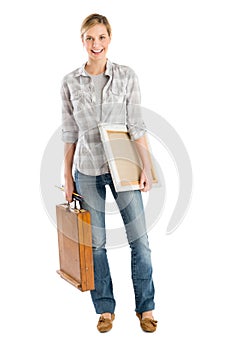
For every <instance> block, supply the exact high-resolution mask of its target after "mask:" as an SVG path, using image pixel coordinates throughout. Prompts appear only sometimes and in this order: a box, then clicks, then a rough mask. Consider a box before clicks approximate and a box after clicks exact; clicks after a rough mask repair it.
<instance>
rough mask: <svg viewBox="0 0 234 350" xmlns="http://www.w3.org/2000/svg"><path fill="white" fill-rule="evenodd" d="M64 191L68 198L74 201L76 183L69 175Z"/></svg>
mask: <svg viewBox="0 0 234 350" xmlns="http://www.w3.org/2000/svg"><path fill="white" fill-rule="evenodd" d="M64 192H65V198H66V200H67V201H68V202H69V203H71V202H72V193H73V192H74V183H73V178H72V177H69V178H66V179H65V185H64Z"/></svg>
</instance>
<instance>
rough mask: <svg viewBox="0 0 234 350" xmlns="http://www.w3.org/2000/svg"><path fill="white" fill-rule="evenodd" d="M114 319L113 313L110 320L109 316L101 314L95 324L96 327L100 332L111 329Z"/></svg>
mask: <svg viewBox="0 0 234 350" xmlns="http://www.w3.org/2000/svg"><path fill="white" fill-rule="evenodd" d="M114 319H115V314H111V320H110V319H109V318H105V317H103V316H100V318H99V320H98V324H97V329H98V330H99V332H101V333H105V332H108V331H110V330H111V328H112V321H114Z"/></svg>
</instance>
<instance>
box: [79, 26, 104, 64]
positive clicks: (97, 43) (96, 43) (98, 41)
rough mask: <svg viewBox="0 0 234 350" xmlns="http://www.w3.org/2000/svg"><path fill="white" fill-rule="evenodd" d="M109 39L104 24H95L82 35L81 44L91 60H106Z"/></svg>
mask: <svg viewBox="0 0 234 350" xmlns="http://www.w3.org/2000/svg"><path fill="white" fill-rule="evenodd" d="M110 40H111V38H110V37H109V34H108V32H107V29H106V26H105V25H104V24H96V25H95V26H93V27H92V28H90V29H89V30H87V32H85V33H84V35H83V38H82V42H83V45H84V47H85V49H86V51H87V53H88V56H89V58H90V59H91V60H100V59H104V58H106V54H107V50H108V46H109V44H110Z"/></svg>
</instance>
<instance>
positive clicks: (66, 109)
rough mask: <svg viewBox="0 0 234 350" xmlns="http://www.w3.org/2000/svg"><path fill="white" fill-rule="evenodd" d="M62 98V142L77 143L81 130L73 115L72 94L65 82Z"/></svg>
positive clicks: (62, 88)
mask: <svg viewBox="0 0 234 350" xmlns="http://www.w3.org/2000/svg"><path fill="white" fill-rule="evenodd" d="M61 97H62V141H63V142H66V143H76V142H77V140H78V133H79V129H78V126H77V123H76V121H75V118H74V115H73V106H72V103H71V100H70V92H69V88H68V86H67V83H66V82H64V81H63V83H62V87H61Z"/></svg>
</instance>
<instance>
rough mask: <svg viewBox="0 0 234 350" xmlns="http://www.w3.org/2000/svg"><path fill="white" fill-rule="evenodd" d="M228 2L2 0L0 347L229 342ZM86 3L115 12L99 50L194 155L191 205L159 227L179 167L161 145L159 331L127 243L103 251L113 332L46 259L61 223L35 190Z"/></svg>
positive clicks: (73, 63) (75, 59)
mask: <svg viewBox="0 0 234 350" xmlns="http://www.w3.org/2000/svg"><path fill="white" fill-rule="evenodd" d="M97 4H98V5H97ZM231 5H232V1H227V0H222V1H215V0H213V1H209V0H197V1H188V0H187V1H185V0H184V1H183V0H178V1H172V0H164V1H157V0H156V1H150V0H145V1H142V2H133V1H126V0H125V1H123V0H118V1H109V0H108V1H107V0H105V1H104V0H100V1H98V2H97V1H94V0H89V1H75V0H66V1H60V0H57V1H50V0H47V1H45V0H41V1H27V0H22V1H11V0H9V1H7V2H5V4H4V5H1V8H0V16H1V18H0V26H1V28H0V35H1V56H0V57H1V67H0V69H1V71H0V81H1V95H0V96H1V137H0V140H1V182H0V184H1V246H0V250H1V254H0V259H1V262H0V268H1V271H0V272H1V273H0V277H1V288H0V291H1V298H0V303H1V305H0V310H1V311H0V318H1V325H2V326H1V337H0V342H1V343H2V344H1V349H15V348H22V349H35V350H36V349H49V348H50V349H76V348H79V347H81V346H82V347H85V348H87V349H91V348H96V349H103V348H105V347H111V348H114V349H115V348H116V349H117V348H119V347H123V346H127V344H129V345H130V346H132V347H133V346H134V348H136V349H141V348H143V347H144V348H147V347H151V348H152V346H153V347H154V348H156V349H159V350H162V349H167V350H168V349H174V348H180V349H181V350H182V349H186V350H187V349H198V348H200V349H205V348H215V349H216V348H217V349H221V348H223V349H225V350H229V349H233V346H234V340H233V326H234V324H233V314H234V307H233V295H234V288H233V264H234V261H233V240H232V236H233V234H234V230H233V229H234V227H233V226H234V225H233V195H234V193H233V178H234V172H233V147H234V144H233V127H232V126H231V125H232V124H231V122H232V119H233V116H234V104H233V96H234V95H233V93H234V91H233V90H234V88H233V86H234V85H233V84H234V83H233V81H234V69H233V62H234V53H233V32H234V22H233V17H234V14H233V9H232V6H231ZM92 12H100V13H102V14H104V15H106V16H107V17H108V18H109V20H110V22H111V24H112V27H113V40H112V44H111V48H110V52H109V58H110V59H111V60H112V61H114V62H117V63H121V64H126V65H130V66H131V67H132V68H133V69H134V70H135V71H136V72H137V74H138V76H139V80H140V83H141V90H142V104H143V105H144V106H145V107H147V108H151V109H152V110H154V111H155V112H156V113H158V114H160V115H161V116H162V117H164V118H165V119H166V120H167V121H168V122H169V123H170V124H171V125H172V126H173V127H174V128H175V129H176V130H177V132H178V133H179V135H180V137H181V138H182V140H183V141H184V143H185V145H186V148H187V150H188V153H189V155H190V158H191V162H192V166H193V176H194V188H193V197H192V202H191V205H190V208H189V210H188V213H187V216H186V217H185V219H184V221H183V223H182V224H181V225H180V226H179V228H178V229H177V230H176V231H175V232H174V233H173V234H171V235H169V236H168V235H166V234H165V231H166V227H167V223H168V220H169V218H170V215H171V212H172V210H173V207H174V205H175V201H176V193H177V190H176V189H177V187H178V180H177V178H176V171H175V169H174V164H173V162H172V160H171V159H170V157H169V155H168V154H167V153H166V151H165V150H163V148H162V147H159V149H158V155H156V157H157V158H158V159H159V161H160V165H161V167H162V170H163V172H164V176H165V180H166V185H167V199H166V200H167V201H166V205H165V209H164V213H163V214H162V217H161V219H160V221H159V222H158V224H157V226H156V227H155V228H154V230H153V232H150V235H149V237H150V244H151V249H152V259H153V265H154V279H155V287H156V310H155V316H156V318H157V319H158V320H159V326H158V330H157V332H156V333H155V334H145V333H143V332H142V331H141V330H140V327H139V325H138V320H137V318H136V316H135V314H134V296H133V291H132V286H131V279H130V252H129V249H128V247H124V248H121V249H111V250H110V251H109V260H110V266H111V271H112V276H113V283H114V290H115V296H116V300H117V308H116V320H115V322H114V328H113V330H112V331H111V332H109V333H107V334H105V335H104V334H99V333H98V331H97V330H96V323H97V319H98V316H97V315H96V314H95V313H94V309H93V306H92V303H91V300H90V296H89V293H81V292H79V291H77V290H76V289H75V288H74V287H72V286H70V285H68V284H66V283H65V282H64V281H63V280H62V279H60V278H59V276H58V275H57V274H56V272H55V271H56V269H57V268H58V252H57V233H56V228H55V227H54V225H53V224H52V223H51V221H50V219H49V218H48V216H47V214H46V213H45V211H44V207H43V203H42V201H41V196H40V165H41V158H42V155H43V152H44V149H45V147H46V145H47V143H48V141H49V139H50V137H51V135H52V134H53V132H54V131H55V130H56V128H57V127H58V126H59V125H60V120H61V119H60V118H61V112H60V108H61V103H60V94H59V91H60V83H61V79H62V77H63V76H64V75H65V74H67V73H68V72H70V71H72V70H73V69H75V68H77V67H78V66H80V65H81V64H82V63H83V61H84V60H85V55H84V52H83V48H82V45H81V43H80V39H79V28H80V24H81V21H82V20H83V18H84V17H85V16H87V15H89V14H90V13H92ZM126 342H127V344H126ZM3 344H4V345H3Z"/></svg>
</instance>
